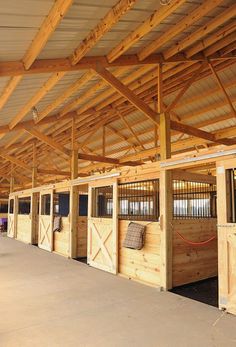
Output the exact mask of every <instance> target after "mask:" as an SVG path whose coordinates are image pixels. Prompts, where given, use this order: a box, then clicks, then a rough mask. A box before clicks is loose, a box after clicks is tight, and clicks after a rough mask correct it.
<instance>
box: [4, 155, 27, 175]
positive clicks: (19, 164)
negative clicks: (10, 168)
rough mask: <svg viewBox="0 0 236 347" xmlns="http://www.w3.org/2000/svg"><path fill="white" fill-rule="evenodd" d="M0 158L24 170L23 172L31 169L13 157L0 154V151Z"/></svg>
mask: <svg viewBox="0 0 236 347" xmlns="http://www.w3.org/2000/svg"><path fill="white" fill-rule="evenodd" d="M0 157H2V158H4V159H6V160H8V161H10V162H11V163H13V164H15V165H17V166H19V167H21V168H23V169H25V170H30V171H31V167H30V166H28V165H27V164H26V163H25V162H23V161H21V160H19V159H17V158H15V157H13V156H11V155H8V154H6V153H2V151H0Z"/></svg>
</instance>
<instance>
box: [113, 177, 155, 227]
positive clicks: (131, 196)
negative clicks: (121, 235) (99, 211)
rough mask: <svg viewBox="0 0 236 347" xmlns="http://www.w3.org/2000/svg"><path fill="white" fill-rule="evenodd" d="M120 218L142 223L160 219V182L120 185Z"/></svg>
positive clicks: (148, 181)
mask: <svg viewBox="0 0 236 347" xmlns="http://www.w3.org/2000/svg"><path fill="white" fill-rule="evenodd" d="M118 199H119V218H120V219H130V220H142V221H149V220H150V221H156V220H158V219H159V180H158V179H155V180H147V181H139V182H129V183H121V184H119V195H118Z"/></svg>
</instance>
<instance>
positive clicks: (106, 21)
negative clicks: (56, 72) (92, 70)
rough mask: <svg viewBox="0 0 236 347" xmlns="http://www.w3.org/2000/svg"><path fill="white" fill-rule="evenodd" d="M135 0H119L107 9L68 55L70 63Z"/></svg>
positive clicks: (97, 39) (81, 55) (80, 55)
mask: <svg viewBox="0 0 236 347" xmlns="http://www.w3.org/2000/svg"><path fill="white" fill-rule="evenodd" d="M136 1H137V0H120V1H118V2H117V4H116V5H115V6H113V7H112V8H111V10H109V11H108V13H107V14H106V15H105V17H104V18H103V19H102V20H101V21H100V22H99V23H98V25H97V26H96V27H95V28H94V29H92V30H91V31H90V33H89V34H88V35H87V36H86V37H85V39H84V40H83V41H82V42H81V44H80V45H79V46H78V47H77V48H76V49H75V51H74V53H73V54H72V56H71V57H70V61H71V64H72V65H75V64H77V63H78V62H79V61H80V59H81V58H83V56H85V54H86V53H87V52H88V51H89V50H90V49H91V48H92V47H94V46H95V45H96V43H97V42H98V41H99V40H100V39H101V37H102V36H104V35H105V34H106V33H107V32H108V31H109V30H110V29H111V28H112V26H113V25H114V24H116V23H117V22H118V21H119V19H120V17H121V16H122V15H124V14H125V13H126V12H127V11H129V10H130V9H131V7H132V6H133V5H134V4H135V3H136Z"/></svg>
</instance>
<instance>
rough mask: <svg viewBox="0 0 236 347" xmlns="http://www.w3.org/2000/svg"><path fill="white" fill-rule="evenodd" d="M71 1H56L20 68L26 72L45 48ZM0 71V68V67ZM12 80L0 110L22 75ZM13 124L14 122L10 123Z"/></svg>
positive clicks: (1, 98) (3, 95)
mask: <svg viewBox="0 0 236 347" xmlns="http://www.w3.org/2000/svg"><path fill="white" fill-rule="evenodd" d="M72 2H73V0H56V1H55V3H54V5H53V7H52V8H51V10H50V12H49V14H48V16H47V17H46V19H45V20H44V22H43V23H42V25H41V27H40V29H39V31H38V33H37V34H36V36H35V38H34V40H33V41H32V43H31V44H30V46H29V48H28V50H27V52H26V53H25V55H24V57H23V59H22V61H21V62H20V65H21V67H22V68H23V69H24V70H25V71H27V70H28V69H29V68H30V67H31V65H32V64H33V62H34V61H35V59H36V58H37V56H38V55H39V53H40V52H41V50H42V49H43V47H44V46H45V44H46V42H47V40H48V39H49V37H50V36H51V34H52V33H53V32H54V30H55V29H56V27H57V25H58V24H59V22H60V21H61V20H62V18H63V16H64V14H65V13H66V11H67V10H68V9H69V7H70V5H71V4H72ZM12 64H13V65H14V63H10V65H12ZM0 70H2V69H1V67H0ZM12 76H13V78H11V80H10V81H9V82H8V84H7V85H6V87H5V89H4V90H3V92H2V95H1V96H0V109H1V108H2V107H3V106H4V105H5V104H6V102H7V100H8V99H9V97H10V96H11V94H12V93H13V91H14V90H15V88H16V87H17V86H18V84H19V83H20V81H21V80H22V77H23V74H21V73H19V74H17V75H12ZM12 124H14V122H13V123H12Z"/></svg>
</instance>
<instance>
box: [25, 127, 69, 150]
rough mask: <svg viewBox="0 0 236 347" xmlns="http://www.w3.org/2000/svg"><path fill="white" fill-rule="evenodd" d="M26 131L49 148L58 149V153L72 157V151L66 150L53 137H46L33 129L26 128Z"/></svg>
mask: <svg viewBox="0 0 236 347" xmlns="http://www.w3.org/2000/svg"><path fill="white" fill-rule="evenodd" d="M25 131H26V132H27V133H29V134H30V135H32V136H34V137H36V138H37V139H39V140H40V141H42V142H44V143H46V144H47V145H48V146H50V147H52V148H53V149H56V150H57V151H59V152H61V153H63V154H65V155H66V156H69V157H70V152H71V151H70V150H69V149H67V148H65V147H64V146H62V145H60V144H59V143H57V142H56V141H54V140H53V139H52V138H51V137H49V136H47V135H44V134H43V133H41V132H39V131H38V130H36V129H32V128H25Z"/></svg>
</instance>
